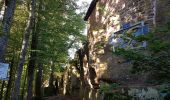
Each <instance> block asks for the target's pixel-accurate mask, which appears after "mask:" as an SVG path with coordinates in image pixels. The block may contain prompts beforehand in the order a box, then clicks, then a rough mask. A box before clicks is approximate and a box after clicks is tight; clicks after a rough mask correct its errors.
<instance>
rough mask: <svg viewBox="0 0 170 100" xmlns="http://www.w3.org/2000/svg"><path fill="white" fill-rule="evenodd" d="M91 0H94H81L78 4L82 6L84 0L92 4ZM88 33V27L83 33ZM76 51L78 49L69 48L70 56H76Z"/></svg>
mask: <svg viewBox="0 0 170 100" xmlns="http://www.w3.org/2000/svg"><path fill="white" fill-rule="evenodd" d="M91 1H92V0H79V1H78V2H77V4H78V5H79V6H81V5H82V3H83V2H87V3H88V4H89V5H90V3H91ZM86 9H88V8H86ZM86 33H87V29H85V30H84V33H83V34H84V35H85V34H86ZM76 51H77V50H76V49H75V48H71V49H69V50H68V52H69V56H70V58H71V59H73V58H74V54H75V52H76Z"/></svg>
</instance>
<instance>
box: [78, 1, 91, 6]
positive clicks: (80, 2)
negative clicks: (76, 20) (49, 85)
mask: <svg viewBox="0 0 170 100" xmlns="http://www.w3.org/2000/svg"><path fill="white" fill-rule="evenodd" d="M91 1H92V0H79V1H78V2H77V4H78V5H81V4H82V2H87V3H89V4H90V3H91Z"/></svg>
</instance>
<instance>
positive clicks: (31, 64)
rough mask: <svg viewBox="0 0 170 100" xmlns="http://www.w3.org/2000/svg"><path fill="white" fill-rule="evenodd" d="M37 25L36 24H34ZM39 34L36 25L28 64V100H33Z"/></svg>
mask: <svg viewBox="0 0 170 100" xmlns="http://www.w3.org/2000/svg"><path fill="white" fill-rule="evenodd" d="M34 23H35V22H34ZM37 39H38V37H37V32H36V31H35V25H34V31H33V32H32V44H31V54H30V59H29V63H28V87H27V89H28V90H27V100H31V99H32V96H33V93H32V88H33V86H32V85H33V80H34V70H35V66H36V56H37V55H36V51H35V50H36V49H37V43H38V42H37Z"/></svg>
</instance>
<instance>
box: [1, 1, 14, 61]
mask: <svg viewBox="0 0 170 100" xmlns="http://www.w3.org/2000/svg"><path fill="white" fill-rule="evenodd" d="M5 5H6V6H7V7H6V9H5V13H4V17H3V27H2V37H0V62H4V54H5V50H6V47H7V42H8V36H9V32H10V29H11V24H12V19H13V15H14V10H15V6H16V0H8V3H6V4H5Z"/></svg>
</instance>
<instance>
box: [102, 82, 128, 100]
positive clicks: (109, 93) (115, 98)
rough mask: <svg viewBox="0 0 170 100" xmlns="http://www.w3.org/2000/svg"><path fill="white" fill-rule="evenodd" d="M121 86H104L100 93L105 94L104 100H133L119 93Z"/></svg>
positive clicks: (115, 84)
mask: <svg viewBox="0 0 170 100" xmlns="http://www.w3.org/2000/svg"><path fill="white" fill-rule="evenodd" d="M119 86H120V85H119V84H117V83H113V84H102V85H101V86H100V89H99V92H100V93H103V94H104V100H131V97H129V96H126V95H124V94H122V93H121V91H119Z"/></svg>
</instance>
